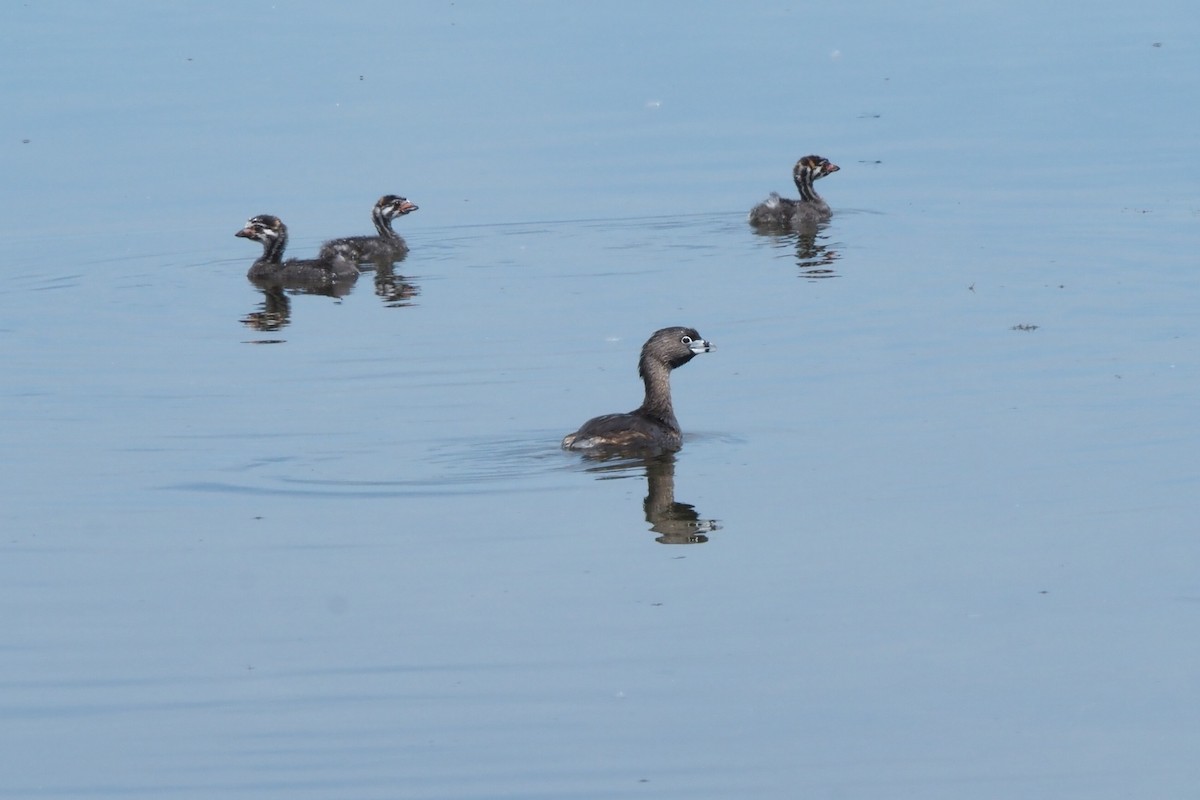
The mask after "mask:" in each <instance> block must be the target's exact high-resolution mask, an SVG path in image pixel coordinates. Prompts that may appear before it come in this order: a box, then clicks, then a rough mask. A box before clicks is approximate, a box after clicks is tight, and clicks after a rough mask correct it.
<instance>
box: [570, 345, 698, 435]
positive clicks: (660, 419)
mask: <svg viewBox="0 0 1200 800" xmlns="http://www.w3.org/2000/svg"><path fill="white" fill-rule="evenodd" d="M713 349H714V348H713V345H712V344H711V343H710V342H706V341H705V340H704V339H702V338H701V337H700V334H699V333H697V332H696V329H695V328H663V329H662V330H660V331H655V333H654V335H653V336H651V337H650V338H649V339H648V340H647V341H646V344H644V345H643V346H642V357H641V359H640V360H639V361H638V374H639V375H641V376H642V382H643V383H645V384H646V399H645V400H644V401H643V402H642V404H641V406H639V407H638V408H636V409H634V410H633V411H630V412H629V413H628V414H605V415H604V416H602V417H596V418H594V419H590V420H588V421H587V422H585V423H583V427H581V428H580V429H579V430H577V431H575V432H574V433H572V434H570V435H569V436H567V437H566V438H565V439H563V441H562V446H563V448H564V449H566V450H586V451H592V452H605V451H611V452H629V453H633V452H636V453H645V452H668V451H672V450H678V449H679V448H680V447H681V446H682V445H683V434H682V433H681V432H680V430H679V421H678V420H677V419H675V410H674V409H673V408H672V407H671V370H673V369H675V368H676V367H682V366H683V365H684V364H686V363H687V362H689V361H691V360H692V359H693V358H695V357H696V356H698V355H700V354H701V353H707V352H709V351H710V350H713Z"/></svg>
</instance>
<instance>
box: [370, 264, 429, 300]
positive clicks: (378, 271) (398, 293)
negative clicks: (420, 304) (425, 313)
mask: <svg viewBox="0 0 1200 800" xmlns="http://www.w3.org/2000/svg"><path fill="white" fill-rule="evenodd" d="M397 260H398V261H403V260H404V257H403V256H401V257H400V258H399V259H397ZM420 293H421V289H420V287H418V286H417V285H416V284H413V283H408V281H407V280H406V279H405V277H404V276H403V275H400V274H399V273H397V272H396V268H395V266H393V264H392V262H391V261H386V262H385V261H377V262H375V294H376V295H378V297H379V299H381V300H382V301H383V304H384V305H386V306H387V307H388V308H404V307H405V306H411V305H413V298H414V297H416V296H417V295H418V294H420Z"/></svg>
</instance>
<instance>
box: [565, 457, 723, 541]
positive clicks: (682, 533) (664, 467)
mask: <svg viewBox="0 0 1200 800" xmlns="http://www.w3.org/2000/svg"><path fill="white" fill-rule="evenodd" d="M639 467H644V468H645V470H646V499H645V500H643V501H642V510H643V511H644V512H645V514H646V522H649V523H650V530H652V531H654V532H655V533H657V534H659V535H658V537H657V538H656V539H655V541H656V542H658V543H659V544H703V543H705V542H707V541H708V534H709V533H710V532H712V531H717V530H720V529H721V524H720V522H719V521H718V520H715V519H701V518H700V514H699V513H697V511H696V507H695V506H693V505H691V504H690V503H677V502H675V454H674V453H666V454H663V455H660V456H654V457H650V458H645V459H636V460H621V461H619V462H613V463H605V464H600V465H597V466H594V467H589V468H588V472H596V473H610V472H631V471H633V470H635V469H638V468H639ZM612 477H627V476H616V475H614V476H612Z"/></svg>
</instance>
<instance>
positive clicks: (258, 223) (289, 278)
mask: <svg viewBox="0 0 1200 800" xmlns="http://www.w3.org/2000/svg"><path fill="white" fill-rule="evenodd" d="M234 236H240V237H242V238H243V239H253V240H254V241H256V242H262V246H263V254H262V257H261V258H259V259H258V260H257V261H255V262H254V265H253V266H251V267H250V271H249V272H248V273H246V277H247V278H249V279H250V280H253V281H276V282H280V283H299V284H312V285H321V284H328V283H333V282H334V281H352V280H355V279H356V278H357V277H358V267H356V266H354V264H353V263H351V262H350V261H348V260H346V258H345V257H343V256H342V255H341V254H339V253H334V254H332V255H330V256H328V257H325V256H321V257H318V258H312V259H299V258H289V259H288V260H287V261H284V260H283V251H284V249H286V248H287V240H288V233H287V225H284V224H283V221H282V220H281V219H279V217H273V216H271V215H270V214H259V215H258V216H257V217H251V218H250V219H249V220H248V221H247V222H246V227H244V228H242V229H241V230H240V231H238V232H237V233H235V234H234Z"/></svg>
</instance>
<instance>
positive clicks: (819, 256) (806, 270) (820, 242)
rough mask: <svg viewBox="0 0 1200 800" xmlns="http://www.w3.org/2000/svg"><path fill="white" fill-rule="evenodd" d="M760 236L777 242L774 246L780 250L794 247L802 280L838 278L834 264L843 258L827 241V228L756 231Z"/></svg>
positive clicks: (818, 226)
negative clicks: (787, 231)
mask: <svg viewBox="0 0 1200 800" xmlns="http://www.w3.org/2000/svg"><path fill="white" fill-rule="evenodd" d="M755 233H757V234H758V235H759V236H769V237H771V238H772V239H774V240H775V242H774V246H775V247H778V248H780V249H782V248H784V247H794V248H795V250H796V266H798V267H800V277H802V278H810V279H815V278H836V277H837V276H838V274H837V272H836V271H834V269H833V262H835V261H837V260H838V259H839V258H841V254H840V253H839V252H838V251H837V250H831V249H830V248H829V245H827V244H825V241H826V240H827V239H828V238H829V234H827V233H825V226H824V225H818V224H815V223H814V224H807V225H804V226H802V227H801V228H799V229H798V230H796V231H792V232H789V233H782V234H781V233H777V232H771V231H755Z"/></svg>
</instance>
